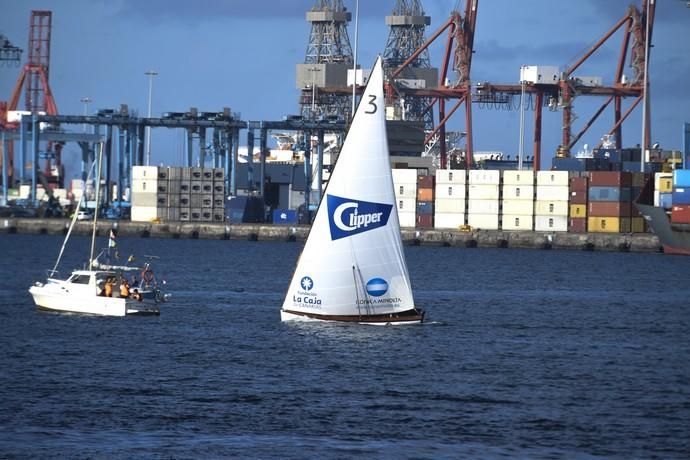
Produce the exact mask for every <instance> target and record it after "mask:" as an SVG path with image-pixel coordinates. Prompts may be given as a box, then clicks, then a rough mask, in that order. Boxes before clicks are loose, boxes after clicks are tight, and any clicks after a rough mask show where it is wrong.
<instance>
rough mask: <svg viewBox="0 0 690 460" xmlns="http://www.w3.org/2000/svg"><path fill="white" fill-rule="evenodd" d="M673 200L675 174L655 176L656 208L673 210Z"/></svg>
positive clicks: (657, 174)
mask: <svg viewBox="0 0 690 460" xmlns="http://www.w3.org/2000/svg"><path fill="white" fill-rule="evenodd" d="M672 200H673V173H656V174H654V206H658V207H660V208H664V209H671V205H672V202H673V201H672Z"/></svg>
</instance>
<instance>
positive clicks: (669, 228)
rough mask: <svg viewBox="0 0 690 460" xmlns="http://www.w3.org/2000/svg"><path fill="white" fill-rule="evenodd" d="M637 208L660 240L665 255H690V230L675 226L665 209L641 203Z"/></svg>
mask: <svg viewBox="0 0 690 460" xmlns="http://www.w3.org/2000/svg"><path fill="white" fill-rule="evenodd" d="M635 206H637V209H638V210H639V211H640V214H642V217H644V219H645V220H646V221H647V224H648V225H649V226H650V227H651V229H652V231H653V232H654V233H655V234H656V236H657V237H658V238H659V242H660V243H661V245H662V246H663V248H664V253H665V254H677V255H686V256H688V255H690V230H688V231H686V230H685V229H681V228H680V227H678V226H673V225H672V224H671V221H670V219H669V217H668V214H666V211H665V210H664V209H663V208H660V207H657V206H651V205H648V204H640V203H635Z"/></svg>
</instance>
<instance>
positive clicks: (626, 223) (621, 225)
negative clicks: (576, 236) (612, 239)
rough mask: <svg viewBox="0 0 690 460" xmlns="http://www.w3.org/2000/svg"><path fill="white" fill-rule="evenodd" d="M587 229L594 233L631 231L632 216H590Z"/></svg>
mask: <svg viewBox="0 0 690 460" xmlns="http://www.w3.org/2000/svg"><path fill="white" fill-rule="evenodd" d="M587 230H588V231H589V232H594V233H630V230H631V228H630V217H616V216H610V217H588V218H587Z"/></svg>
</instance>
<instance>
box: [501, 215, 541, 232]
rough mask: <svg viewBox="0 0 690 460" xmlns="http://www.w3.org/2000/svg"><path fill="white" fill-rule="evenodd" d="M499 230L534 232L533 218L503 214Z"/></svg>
mask: <svg viewBox="0 0 690 460" xmlns="http://www.w3.org/2000/svg"><path fill="white" fill-rule="evenodd" d="M501 228H502V229H503V230H534V216H525V215H515V214H503V217H502V219H501Z"/></svg>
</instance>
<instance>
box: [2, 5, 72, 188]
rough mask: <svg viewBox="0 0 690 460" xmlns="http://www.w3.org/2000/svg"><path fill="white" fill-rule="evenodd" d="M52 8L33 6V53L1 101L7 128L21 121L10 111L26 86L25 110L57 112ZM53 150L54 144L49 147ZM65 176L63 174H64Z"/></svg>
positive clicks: (58, 163) (11, 163)
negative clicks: (51, 76)
mask: <svg viewBox="0 0 690 460" xmlns="http://www.w3.org/2000/svg"><path fill="white" fill-rule="evenodd" d="M52 17H53V13H52V12H51V11H45V10H33V11H31V21H30V23H29V57H28V62H27V63H26V64H24V66H22V69H21V72H20V74H19V78H18V79H17V83H16V84H15V86H14V89H13V90H12V95H11V96H10V99H9V101H8V102H6V103H5V102H0V124H2V127H3V129H16V128H17V127H18V125H19V124H18V123H17V122H14V121H12V122H10V121H8V119H7V115H8V113H9V112H11V111H15V110H17V106H18V105H19V98H20V97H21V93H22V88H24V89H25V93H24V94H25V110H27V111H29V112H31V113H43V112H44V113H46V114H47V115H57V114H58V110H57V105H56V104H55V99H54V98H53V93H52V91H51V90H50V84H49V83H48V76H49V69H50V38H51V32H52ZM61 149H62V146H61V145H60V144H56V145H55V165H56V167H57V168H58V169H61V166H62V165H61V158H60V152H61ZM49 150H50V147H49ZM13 153H14V152H13V148H12V144H11V143H10V144H9V147H8V159H9V168H8V170H9V171H10V175H12V172H11V171H12V170H13V166H14V158H13V157H14V155H13ZM51 169H52V168H51V162H50V159H47V160H46V166H45V175H46V176H48V177H50V176H51V175H52V171H51ZM61 177H62V176H61Z"/></svg>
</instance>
